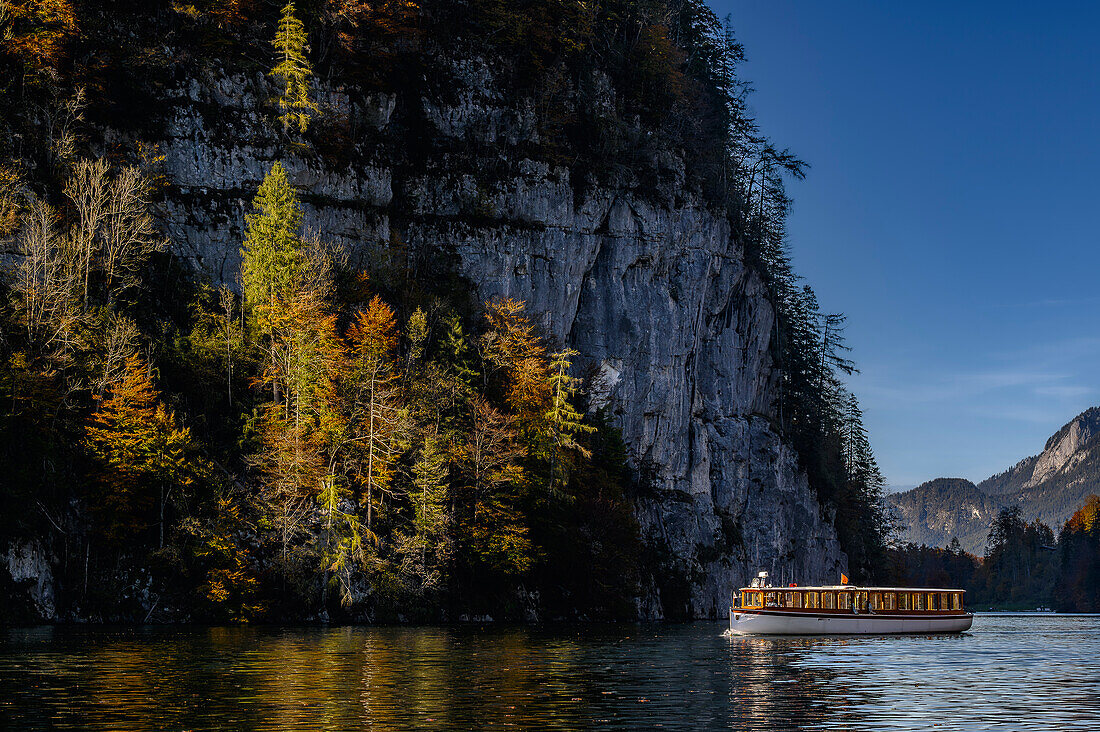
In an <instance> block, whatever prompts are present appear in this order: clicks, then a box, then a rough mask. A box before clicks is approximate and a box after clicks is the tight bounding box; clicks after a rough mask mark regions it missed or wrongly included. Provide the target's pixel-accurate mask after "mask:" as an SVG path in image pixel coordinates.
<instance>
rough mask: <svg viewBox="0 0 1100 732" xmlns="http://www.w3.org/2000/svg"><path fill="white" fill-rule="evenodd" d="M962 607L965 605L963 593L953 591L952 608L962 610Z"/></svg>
mask: <svg viewBox="0 0 1100 732" xmlns="http://www.w3.org/2000/svg"><path fill="white" fill-rule="evenodd" d="M962 607H963V605H962V593H959V592H952V593H951V609H952V610H962Z"/></svg>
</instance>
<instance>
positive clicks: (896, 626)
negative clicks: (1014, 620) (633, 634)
mask: <svg viewBox="0 0 1100 732" xmlns="http://www.w3.org/2000/svg"><path fill="white" fill-rule="evenodd" d="M973 623H974V616H973V615H971V614H970V613H967V614H965V615H939V616H936V615H924V616H917V617H913V616H908V617H906V616H898V615H894V616H889V615H873V614H861V615H855V614H852V615H827V616H826V615H814V614H812V613H804V614H794V613H756V612H745V611H742V610H730V631H731V632H733V633H737V634H739V635H880V634H887V633H961V632H963V631H966V630H970V626H971V625H972V624H973Z"/></svg>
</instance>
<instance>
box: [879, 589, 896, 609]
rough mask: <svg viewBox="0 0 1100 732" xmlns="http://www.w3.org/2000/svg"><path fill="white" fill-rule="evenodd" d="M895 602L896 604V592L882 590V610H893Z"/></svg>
mask: <svg viewBox="0 0 1100 732" xmlns="http://www.w3.org/2000/svg"><path fill="white" fill-rule="evenodd" d="M896 604H897V594H896V593H894V592H884V593H882V609H883V610H893V609H894V606H895V605H896Z"/></svg>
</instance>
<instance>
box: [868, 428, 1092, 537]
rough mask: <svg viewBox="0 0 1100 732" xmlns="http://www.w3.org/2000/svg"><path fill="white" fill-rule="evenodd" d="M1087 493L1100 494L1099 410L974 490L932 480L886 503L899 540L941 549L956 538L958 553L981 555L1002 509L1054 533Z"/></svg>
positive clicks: (961, 483)
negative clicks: (1016, 512)
mask: <svg viewBox="0 0 1100 732" xmlns="http://www.w3.org/2000/svg"><path fill="white" fill-rule="evenodd" d="M1092 493H1100V407H1093V408H1091V409H1088V410H1086V411H1084V412H1082V413H1081V414H1079V415H1077V416H1076V417H1074V418H1073V419H1072V420H1070V421H1069V422H1067V423H1066V424H1065V425H1064V426H1063V427H1062V428H1061V429H1060V430H1058V431H1057V432H1056V433H1054V434H1053V435H1052V436H1051V437H1050V439H1048V440H1047V442H1046V445H1045V446H1044V447H1043V451H1042V452H1041V453H1039V454H1038V455H1033V456H1031V457H1028V458H1024V459H1023V460H1021V461H1020V462H1018V463H1016V464H1015V465H1014V466H1012V467H1011V468H1009V469H1008V470H1005V471H1004V472H1002V473H998V474H997V475H994V476H991V477H989V478H986V479H985V480H983V481H982V482H981V483H978V484H977V485H974V484H973V483H971V482H970V481H968V480H963V479H961V478H937V479H935V480H930V481H928V482H927V483H923V484H921V485H919V486H917V487H916V488H914V489H913V490H910V491H906V492H904V493H897V494H894V495H891V496H889V497H888V500H889V502H890V504H891V506H892V507H893V508H894V510H895V513H896V515H897V516H898V518H899V519H900V521H901V523H902V524H903V525H904V526H905V527H906V529H905V531H904V533H903V535H902V538H903V540H905V541H912V542H913V543H915V544H927V545H929V546H945V545H947V544H948V543H949V542H950V541H951V539H952V538H954V537H958V539H959V543H960V544H961V545H962V547H963V549H965V550H966V551H968V552H971V553H973V554H978V555H981V554H983V553H984V551H985V540H986V537H987V536H988V533H989V523H990V522H991V521H992V520H993V518H995V517H996V515H997V512H998V511H999V510H1000V509H1001V508H1002V507H1003V506H1013V505H1018V506H1020V508H1021V509H1022V511H1023V515H1024V517H1025V518H1026V519H1027V520H1029V521H1031V520H1035V519H1038V520H1039V521H1042V522H1043V523H1045V524H1047V525H1048V526H1050V527H1051V528H1052V529H1054V530H1055V532H1057V531H1058V530H1059V529H1060V528H1061V527H1062V524H1064V523H1065V522H1066V520H1068V519H1069V517H1070V516H1072V515H1073V512H1074V511H1076V510H1077V509H1078V508H1080V506H1081V505H1082V504H1084V502H1085V499H1086V498H1088V496H1089V495H1090V494H1092Z"/></svg>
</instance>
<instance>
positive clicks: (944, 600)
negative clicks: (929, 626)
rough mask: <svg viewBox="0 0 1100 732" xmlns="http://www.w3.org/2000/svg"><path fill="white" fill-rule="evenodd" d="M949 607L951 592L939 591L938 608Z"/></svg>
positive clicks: (944, 608) (946, 608)
mask: <svg viewBox="0 0 1100 732" xmlns="http://www.w3.org/2000/svg"><path fill="white" fill-rule="evenodd" d="M950 607H951V594H950V593H947V592H941V593H940V610H948V609H950Z"/></svg>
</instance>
